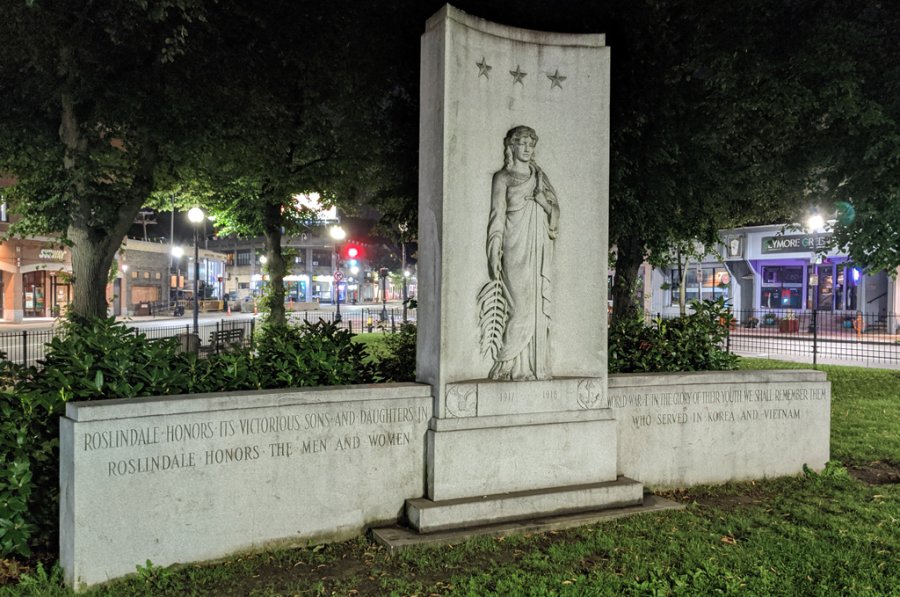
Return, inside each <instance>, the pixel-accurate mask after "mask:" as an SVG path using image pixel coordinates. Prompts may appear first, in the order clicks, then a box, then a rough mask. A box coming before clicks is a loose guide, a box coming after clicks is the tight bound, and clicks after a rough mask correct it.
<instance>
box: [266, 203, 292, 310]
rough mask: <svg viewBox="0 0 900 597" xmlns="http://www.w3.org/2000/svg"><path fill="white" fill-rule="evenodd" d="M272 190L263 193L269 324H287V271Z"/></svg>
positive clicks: (278, 213) (277, 204) (278, 214)
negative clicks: (285, 295)
mask: <svg viewBox="0 0 900 597" xmlns="http://www.w3.org/2000/svg"><path fill="white" fill-rule="evenodd" d="M274 195H275V191H274V190H267V191H264V195H263V197H264V199H265V200H264V201H263V205H264V207H263V235H264V236H265V237H266V259H267V263H266V270H267V271H268V274H269V293H268V298H267V302H268V305H267V306H268V307H269V323H271V324H272V325H276V326H283V325H286V324H287V319H286V317H285V313H284V276H285V273H286V271H287V268H286V267H285V262H284V255H283V254H282V252H281V224H282V222H281V201H280V198H278V197H275V196H274Z"/></svg>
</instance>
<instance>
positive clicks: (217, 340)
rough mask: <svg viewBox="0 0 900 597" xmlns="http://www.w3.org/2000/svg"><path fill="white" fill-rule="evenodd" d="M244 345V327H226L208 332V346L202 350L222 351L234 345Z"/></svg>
mask: <svg viewBox="0 0 900 597" xmlns="http://www.w3.org/2000/svg"><path fill="white" fill-rule="evenodd" d="M243 345H244V328H228V329H221V330H215V331H212V332H210V333H209V346H206V347H204V352H211V353H216V352H222V351H223V350H229V349H230V348H233V347H235V346H237V347H241V346H243Z"/></svg>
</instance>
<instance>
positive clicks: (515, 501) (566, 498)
mask: <svg viewBox="0 0 900 597" xmlns="http://www.w3.org/2000/svg"><path fill="white" fill-rule="evenodd" d="M643 501H644V486H643V484H641V483H638V482H637V481H634V480H632V479H628V478H626V477H619V478H618V479H616V480H615V481H606V482H602V483H590V484H585V485H571V486H568V487H553V488H549V489H539V490H532V491H519V492H512V493H503V494H497V495H485V496H479V497H471V498H458V499H453V500H443V501H437V502H436V501H433V500H429V499H427V498H419V499H413V500H407V501H406V518H407V520H408V521H409V523H410V525H411V526H412V527H413V528H414V529H416V530H417V531H419V532H420V533H432V532H435V531H445V530H449V529H459V528H466V527H473V526H482V525H490V524H496V523H501V522H510V521H518V520H527V519H532V518H538V517H545V516H558V515H562V514H573V513H576V512H588V511H597V510H606V509H610V508H624V507H628V506H639V505H641V504H643Z"/></svg>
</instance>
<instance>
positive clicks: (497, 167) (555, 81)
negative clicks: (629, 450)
mask: <svg viewBox="0 0 900 597" xmlns="http://www.w3.org/2000/svg"><path fill="white" fill-rule="evenodd" d="M609 55H610V54H609V48H607V47H606V46H605V45H604V38H603V36H602V35H580V34H579V35H572V34H558V33H544V32H538V31H529V30H524V29H517V28H512V27H506V26H503V25H498V24H496V23H491V22H488V21H485V20H482V19H479V18H476V17H473V16H470V15H467V14H465V13H463V12H461V11H459V10H457V9H455V8H453V7H451V6H445V7H444V8H443V9H441V10H440V11H439V12H438V13H437V14H435V15H434V16H433V17H432V18H431V19H429V21H428V23H427V25H426V32H425V34H424V35H423V37H422V64H421V121H420V143H419V145H420V147H419V155H420V157H419V172H420V173H419V260H418V268H419V297H420V300H419V307H418V326H419V331H418V338H419V339H418V354H417V360H418V363H417V376H418V381H421V382H425V383H429V384H431V386H432V388H433V391H434V399H435V407H434V412H435V417H434V418H433V419H432V420H431V423H430V425H429V431H428V433H427V444H426V457H427V497H426V498H425V499H415V500H409V501H408V502H407V516H408V518H409V520H410V522H411V523H412V524H413V526H415V527H416V528H418V529H419V530H420V531H422V532H428V531H436V530H443V529H449V528H457V527H465V526H471V525H477V524H484V523H488V522H499V521H503V520H516V519H525V518H531V517H535V516H542V515H549V514H556V513H560V514H561V513H566V512H574V511H582V510H592V509H601V508H611V507H619V506H631V505H637V504H640V503H641V502H642V493H643V487H642V485H641V484H640V483H637V482H635V481H632V480H630V479H624V478H618V479H617V477H616V463H617V458H616V449H617V441H616V424H615V421H614V420H613V415H612V413H611V411H610V410H609V409H608V408H604V406H605V405H606V400H605V398H606V392H607V372H606V329H607V325H606V321H607V320H606V318H607V285H606V280H607V273H606V269H607V246H608V243H607V225H608V216H607V210H608V197H609V184H608V180H609V68H610V66H609Z"/></svg>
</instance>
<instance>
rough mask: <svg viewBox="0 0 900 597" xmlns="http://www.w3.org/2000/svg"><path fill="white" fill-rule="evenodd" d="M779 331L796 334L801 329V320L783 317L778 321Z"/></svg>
mask: <svg viewBox="0 0 900 597" xmlns="http://www.w3.org/2000/svg"><path fill="white" fill-rule="evenodd" d="M778 331H779V332H781V333H782V334H796V333H797V332H799V331H800V320H799V319H782V320H781V321H779V322H778Z"/></svg>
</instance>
